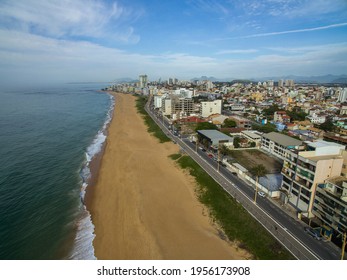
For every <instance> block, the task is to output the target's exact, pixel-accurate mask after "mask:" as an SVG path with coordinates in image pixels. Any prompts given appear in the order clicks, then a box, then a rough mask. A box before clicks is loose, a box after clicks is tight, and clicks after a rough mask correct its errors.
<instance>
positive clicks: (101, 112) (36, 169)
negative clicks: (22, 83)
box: [0, 84, 114, 259]
mask: <svg viewBox="0 0 347 280" xmlns="http://www.w3.org/2000/svg"><path fill="white" fill-rule="evenodd" d="M105 86H107V84H65V85H61V86H54V87H49V88H48V87H45V88H35V89H21V90H0V217H1V222H0V259H95V256H94V249H93V246H92V242H93V238H94V233H93V232H94V226H93V224H92V222H91V218H90V215H89V212H88V211H87V209H86V207H85V205H84V194H85V191H86V188H87V187H88V186H87V184H88V179H89V177H90V170H89V164H90V161H91V160H92V159H93V157H95V155H96V154H98V153H100V151H101V150H102V146H103V144H104V142H105V139H106V129H107V124H108V123H109V121H110V120H111V115H112V110H113V106H114V99H113V97H112V96H110V95H108V94H107V93H105V92H100V91H99V89H101V88H103V87H105Z"/></svg>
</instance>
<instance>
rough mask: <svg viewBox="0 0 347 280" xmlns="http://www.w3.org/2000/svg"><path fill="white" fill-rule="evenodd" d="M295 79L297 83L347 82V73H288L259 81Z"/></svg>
mask: <svg viewBox="0 0 347 280" xmlns="http://www.w3.org/2000/svg"><path fill="white" fill-rule="evenodd" d="M280 79H282V80H294V82H296V83H318V84H324V83H346V79H347V75H331V74H328V75H322V76H295V75H288V76H277V77H264V78H259V79H258V80H259V81H267V80H274V81H278V80H280Z"/></svg>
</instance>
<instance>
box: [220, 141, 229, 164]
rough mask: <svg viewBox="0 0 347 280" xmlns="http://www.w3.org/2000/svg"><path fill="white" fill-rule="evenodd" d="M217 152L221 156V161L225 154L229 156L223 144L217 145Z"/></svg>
mask: <svg viewBox="0 0 347 280" xmlns="http://www.w3.org/2000/svg"><path fill="white" fill-rule="evenodd" d="M218 151H219V153H220V154H221V155H222V160H223V158H224V157H225V156H226V155H227V154H229V149H228V148H227V146H225V145H223V144H221V145H219V147H218Z"/></svg>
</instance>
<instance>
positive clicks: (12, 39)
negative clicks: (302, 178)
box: [0, 0, 347, 84]
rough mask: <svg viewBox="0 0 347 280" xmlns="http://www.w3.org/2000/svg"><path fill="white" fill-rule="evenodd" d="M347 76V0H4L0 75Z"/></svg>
mask: <svg viewBox="0 0 347 280" xmlns="http://www.w3.org/2000/svg"><path fill="white" fill-rule="evenodd" d="M140 74H147V75H148V78H149V80H150V81H154V80H158V79H159V78H161V79H162V80H164V79H167V78H169V77H175V78H178V79H183V80H189V79H191V78H194V77H200V76H213V77H216V78H220V79H227V78H241V79H247V78H248V79H249V78H260V77H269V76H276V77H277V76H284V75H301V76H317V75H325V74H334V75H340V74H347V0H329V1H327V0H258V1H256V0H120V1H111V0H59V1H58V0H45V1H42V0H16V1H13V0H1V1H0V83H2V84H5V83H15V84H18V83H19V84H20V83H27V82H29V81H31V82H33V81H35V82H42V81H45V82H112V81H114V80H116V79H120V78H125V77H129V78H133V79H136V78H138V76H139V75H140Z"/></svg>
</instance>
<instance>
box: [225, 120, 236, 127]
mask: <svg viewBox="0 0 347 280" xmlns="http://www.w3.org/2000/svg"><path fill="white" fill-rule="evenodd" d="M222 127H236V122H235V121H234V120H231V119H225V120H224V123H223V125H222Z"/></svg>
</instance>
